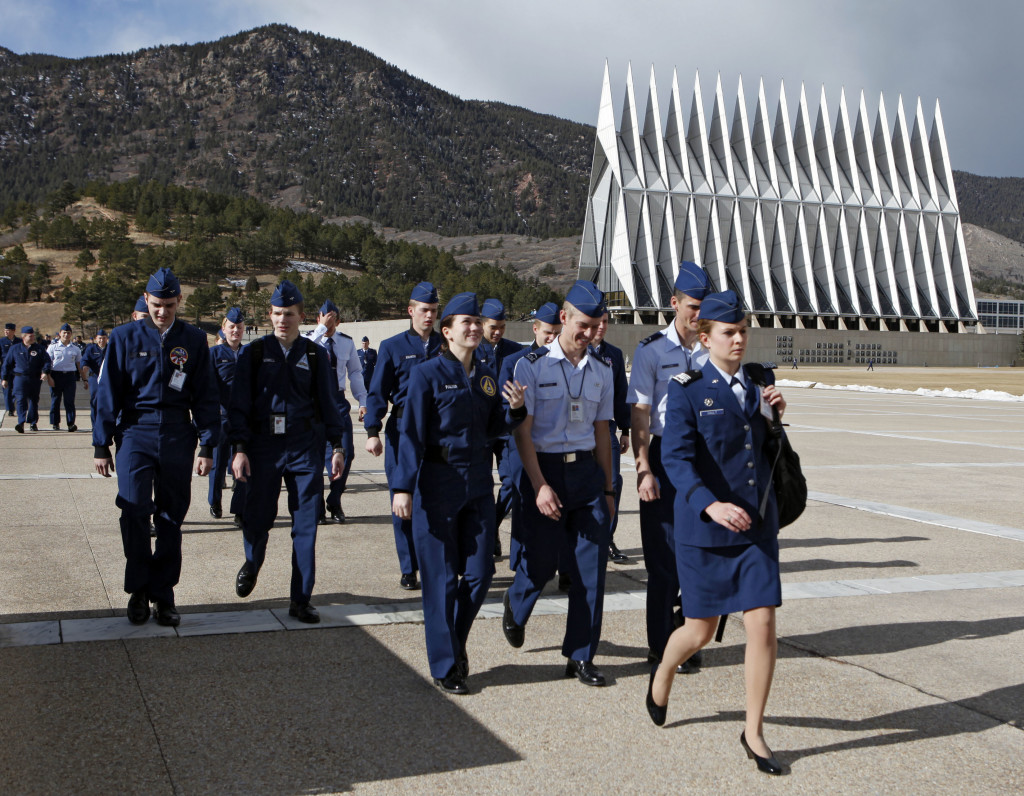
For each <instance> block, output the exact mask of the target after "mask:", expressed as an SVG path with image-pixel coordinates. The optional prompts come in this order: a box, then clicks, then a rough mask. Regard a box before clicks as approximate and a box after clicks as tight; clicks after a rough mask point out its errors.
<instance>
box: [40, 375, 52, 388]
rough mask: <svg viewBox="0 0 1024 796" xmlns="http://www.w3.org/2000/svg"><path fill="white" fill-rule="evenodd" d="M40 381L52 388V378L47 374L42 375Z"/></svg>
mask: <svg viewBox="0 0 1024 796" xmlns="http://www.w3.org/2000/svg"><path fill="white" fill-rule="evenodd" d="M42 381H45V382H46V383H47V384H49V385H50V386H51V387H52V386H53V376H51V375H50V374H49V373H44V374H43V376H42Z"/></svg>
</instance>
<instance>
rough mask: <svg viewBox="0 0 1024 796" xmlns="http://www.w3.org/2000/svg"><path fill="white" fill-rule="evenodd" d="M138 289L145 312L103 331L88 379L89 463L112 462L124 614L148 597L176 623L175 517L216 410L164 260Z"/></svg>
mask: <svg viewBox="0 0 1024 796" xmlns="http://www.w3.org/2000/svg"><path fill="white" fill-rule="evenodd" d="M145 298H146V304H147V307H148V310H149V312H148V313H147V314H146V315H145V316H144V317H143V318H142V319H141V320H138V321H134V322H132V323H126V324H124V325H123V326H118V327H117V328H116V329H114V330H113V331H112V332H111V333H110V341H109V343H108V344H107V355H106V358H105V359H104V360H103V366H102V368H101V369H100V377H99V381H98V382H97V384H96V393H97V394H96V426H95V427H94V428H93V433H92V444H93V446H94V447H95V453H94V454H93V455H94V459H93V463H94V465H95V467H96V472H98V473H99V474H100V475H102V476H105V477H109V476H110V474H111V473H112V472H114V471H115V462H116V472H117V501H116V504H117V506H118V508H120V509H121V522H120V524H121V541H122V543H123V545H124V554H125V559H126V561H125V570H124V590H125V591H126V592H128V593H129V594H130V595H131V597H130V598H129V600H128V621H130V622H131V623H132V624H136V625H141V624H143V623H144V622H145V621H146V620H147V619H149V615H150V607H149V605H150V603H151V602H152V603H154V605H155V606H156V608H155V611H154V614H155V616H156V621H157V623H158V624H161V625H166V626H169V627H177V626H178V624H179V623H180V622H181V617H180V616H179V615H178V610H177V608H176V607H175V605H174V587H175V586H176V585H177V583H178V579H179V578H180V576H181V523H182V521H183V520H184V519H185V514H186V513H188V507H189V503H190V502H191V499H192V456H193V454H194V453H195V450H196V444H197V443H198V444H199V456H198V460H197V462H196V468H195V471H196V473H197V474H198V475H200V476H205V475H207V474H208V473H209V472H210V468H211V467H212V466H213V460H212V458H211V455H212V449H213V446H214V445H216V444H217V438H218V436H219V434H220V412H219V411H218V408H217V389H216V387H215V386H214V377H213V367H212V365H211V364H210V349H209V348H208V346H207V343H206V334H205V333H204V332H203V331H202V330H200V329H197V328H196V327H195V326H192V325H191V324H189V323H186V322H185V321H183V320H181V319H180V318H177V317H176V313H177V311H178V307H179V306H180V304H181V285H180V284H179V283H178V279H177V277H175V276H174V274H173V273H171V271H170V269H168V268H161V269H160V270H159V271H157V272H156V273H155V274H153V275H152V276H151V277H150V278H149V282H148V283H147V284H146V293H145ZM112 443H113V444H116V446H117V455H116V459H115V458H112V457H111V455H110V445H111V444H112ZM151 515H152V517H153V525H154V526H155V529H156V547H155V550H154V548H153V547H151V543H150V519H149V518H150V516H151Z"/></svg>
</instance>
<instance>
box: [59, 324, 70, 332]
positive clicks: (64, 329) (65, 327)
mask: <svg viewBox="0 0 1024 796" xmlns="http://www.w3.org/2000/svg"><path fill="white" fill-rule="evenodd" d="M60 330H61V331H62V332H70V331H71V324H70V323H62V324H61V325H60Z"/></svg>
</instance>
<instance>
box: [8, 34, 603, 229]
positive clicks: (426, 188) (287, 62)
mask: <svg viewBox="0 0 1024 796" xmlns="http://www.w3.org/2000/svg"><path fill="white" fill-rule="evenodd" d="M593 140H594V130H593V128H591V127H587V126H586V125H581V124H577V123H575V122H570V121H566V120H562V119H558V118H555V117H553V116H545V115H541V114H537V113H533V112H531V111H528V110H524V109H522V108H516V107H512V106H509V105H504V104H501V103H493V102H478V101H463V100H461V99H459V98H457V97H455V96H453V95H451V94H447V93H445V92H444V91H441V90H440V89H437V88H434V87H433V86H431V85H429V84H427V83H425V82H423V81H422V80H418V79H416V78H415V77H413V76H411V75H409V74H407V73H406V72H403V71H401V70H399V69H397V68H396V67H394V66H391V65H389V64H387V63H385V62H384V61H383V60H381V59H380V58H377V57H376V56H374V55H373V54H372V53H369V52H367V51H366V50H363V49H361V48H359V47H356V46H354V45H352V44H349V43H347V42H342V41H337V40H334V39H329V38H327V37H324V36H321V35H319V34H315V33H307V32H300V31H298V30H295V29H294V28H290V27H285V26H281V25H272V26H268V27H263V28H257V29H255V30H251V31H247V32H244V33H240V34H238V35H235V36H231V37H228V38H224V39H221V40H219V41H216V42H212V43H205V44H195V45H187V46H163V47H155V48H151V49H146V50H140V51H139V52H136V53H131V54H127V55H105V56H100V57H94V58H83V59H78V60H71V59H66V58H59V57H54V56H47V55H17V54H15V53H12V52H11V51H9V50H4V49H2V48H0V209H2V208H3V207H4V206H5V205H8V204H11V203H13V202H18V201H23V200H27V201H33V202H38V201H41V200H42V199H43V198H44V197H45V196H46V195H48V194H49V193H50V192H52V191H53V190H55V189H56V188H58V187H59V186H60V185H61V184H62V182H63V181H64V180H70V181H72V182H74V183H76V184H78V185H82V184H84V183H85V182H87V181H88V180H89V179H99V180H102V181H109V180H120V179H126V178H128V177H136V176H137V177H139V178H140V179H142V180H148V179H159V180H161V181H167V182H174V183H178V184H181V185H186V186H190V187H200V188H204V189H206V190H210V191H216V192H223V193H233V194H240V193H244V194H248V195H252V196H255V197H257V198H259V199H262V200H266V201H271V202H273V203H275V204H279V205H285V206H289V207H293V208H295V209H300V208H308V209H315V210H317V211H318V212H319V213H321V214H322V215H323V216H325V217H332V216H347V215H361V216H365V217H367V218H370V219H372V220H374V221H377V222H380V223H384V224H387V225H389V226H394V227H399V228H405V229H408V228H419V229H425V230H432V231H436V232H443V233H446V234H466V233H502V232H507V233H515V234H524V235H534V236H549V235H559V234H562V235H568V234H578V232H579V230H580V229H581V228H582V223H583V212H584V208H585V206H586V192H587V183H588V178H589V173H590V166H591V160H592V157H593Z"/></svg>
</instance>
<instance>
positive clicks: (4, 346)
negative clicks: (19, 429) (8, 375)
mask: <svg viewBox="0 0 1024 796" xmlns="http://www.w3.org/2000/svg"><path fill="white" fill-rule="evenodd" d="M14 330H15V326H14V324H13V323H5V324H4V336H3V337H0V366H2V365H3V362H4V359H6V357H7V352H8V351H10V350H11V346H13V345H16V344H20V342H21V341H20V340H18V337H17V335H15V334H14ZM3 391H4V410H5V411H6V412H7V414H8V415H13V414H14V389H13V387H11V388H8V387H4V388H3Z"/></svg>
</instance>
